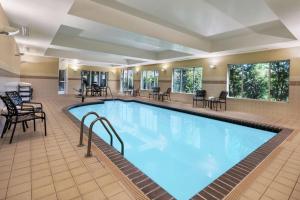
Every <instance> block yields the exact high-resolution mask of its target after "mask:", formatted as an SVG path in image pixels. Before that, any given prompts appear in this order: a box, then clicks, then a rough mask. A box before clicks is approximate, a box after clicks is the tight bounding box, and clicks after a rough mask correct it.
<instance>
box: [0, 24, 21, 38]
mask: <svg viewBox="0 0 300 200" xmlns="http://www.w3.org/2000/svg"><path fill="white" fill-rule="evenodd" d="M19 32H20V31H19V29H17V28H14V27H11V26H0V35H7V36H13V35H16V34H18V33H19Z"/></svg>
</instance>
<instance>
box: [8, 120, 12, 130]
mask: <svg viewBox="0 0 300 200" xmlns="http://www.w3.org/2000/svg"><path fill="white" fill-rule="evenodd" d="M10 127H11V122H9V124H8V130H10Z"/></svg>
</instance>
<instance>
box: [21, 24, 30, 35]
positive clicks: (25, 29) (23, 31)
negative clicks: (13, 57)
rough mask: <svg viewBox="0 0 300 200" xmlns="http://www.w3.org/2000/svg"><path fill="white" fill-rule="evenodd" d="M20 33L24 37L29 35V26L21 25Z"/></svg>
mask: <svg viewBox="0 0 300 200" xmlns="http://www.w3.org/2000/svg"><path fill="white" fill-rule="evenodd" d="M20 33H21V35H22V36H24V37H29V27H28V26H21V27H20Z"/></svg>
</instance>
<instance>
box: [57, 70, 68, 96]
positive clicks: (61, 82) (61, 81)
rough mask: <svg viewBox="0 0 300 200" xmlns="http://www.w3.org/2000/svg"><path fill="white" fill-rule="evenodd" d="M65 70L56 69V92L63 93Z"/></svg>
mask: <svg viewBox="0 0 300 200" xmlns="http://www.w3.org/2000/svg"><path fill="white" fill-rule="evenodd" d="M66 75H67V74H66V70H65V69H60V70H58V93H59V94H64V93H65V89H66Z"/></svg>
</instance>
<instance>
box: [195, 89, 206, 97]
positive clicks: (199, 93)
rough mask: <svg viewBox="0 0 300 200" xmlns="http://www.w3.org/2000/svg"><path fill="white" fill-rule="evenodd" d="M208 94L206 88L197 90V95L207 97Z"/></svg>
mask: <svg viewBox="0 0 300 200" xmlns="http://www.w3.org/2000/svg"><path fill="white" fill-rule="evenodd" d="M205 96H206V90H197V91H196V97H203V98H204V97H205Z"/></svg>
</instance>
